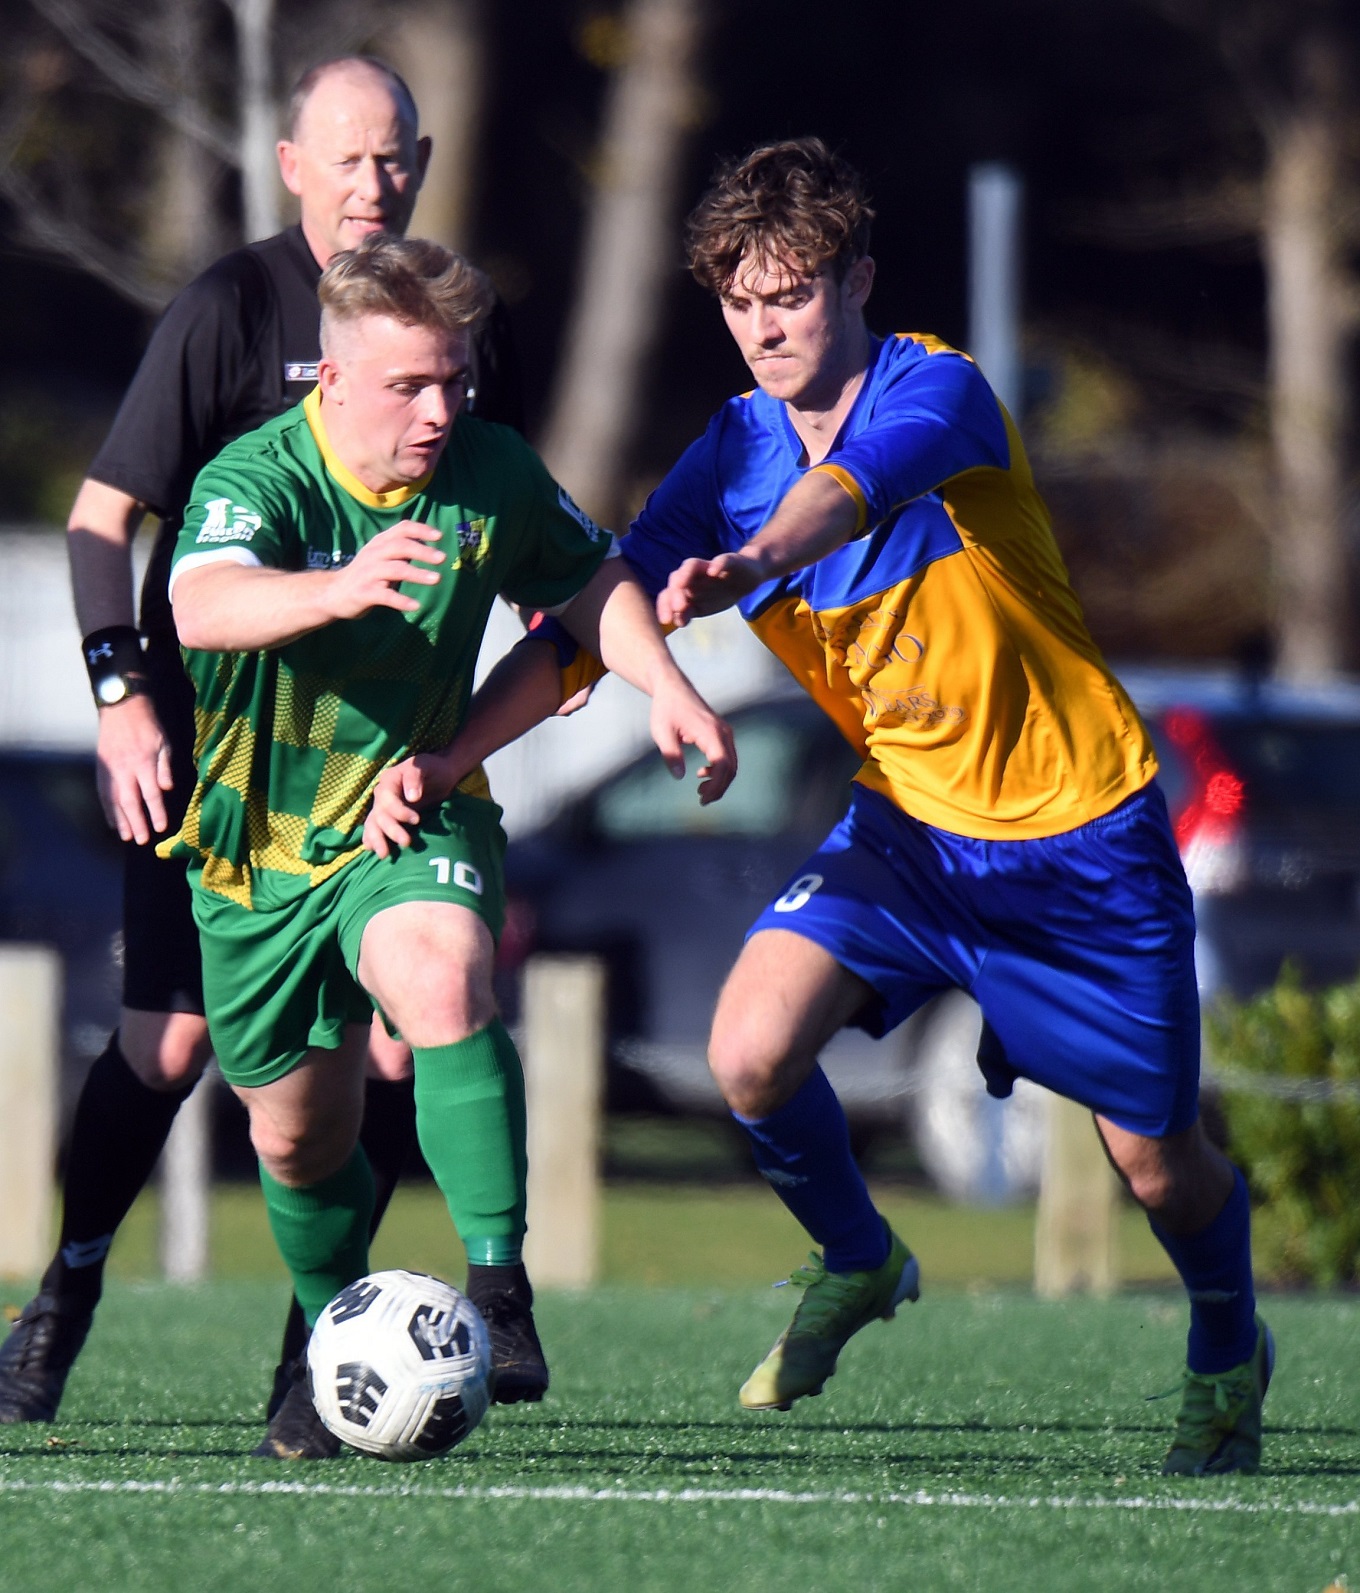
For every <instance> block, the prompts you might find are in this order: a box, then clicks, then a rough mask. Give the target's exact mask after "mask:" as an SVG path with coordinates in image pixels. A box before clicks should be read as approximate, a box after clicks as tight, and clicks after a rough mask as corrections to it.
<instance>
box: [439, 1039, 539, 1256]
mask: <svg viewBox="0 0 1360 1593" xmlns="http://www.w3.org/2000/svg"><path fill="white" fill-rule="evenodd" d="M415 1064H416V1134H417V1136H418V1138H419V1140H420V1149H421V1151H422V1153H423V1154H424V1157H425V1160H426V1161H427V1162H428V1163H429V1167H430V1171H431V1172H432V1173H433V1174H434V1179H435V1182H436V1183H437V1184H438V1185H439V1187H440V1189H441V1191H442V1192H443V1195H444V1199H445V1201H446V1202H447V1203H448V1208H449V1215H450V1216H451V1217H452V1218H453V1225H454V1227H455V1228H457V1230H458V1236H459V1238H460V1239H462V1241H463V1244H464V1247H465V1248H466V1250H467V1253H468V1260H469V1261H470V1262H473V1263H474V1264H476V1263H480V1264H482V1265H498V1266H504V1265H509V1264H511V1263H513V1262H516V1261H518V1260H519V1256H520V1245H521V1241H522V1240H523V1238H524V1179H525V1174H526V1171H527V1169H528V1155H527V1153H526V1151H525V1144H524V1134H525V1114H524V1070H523V1068H521V1066H520V1062H519V1053H518V1052H517V1051H516V1050H515V1042H514V1041H513V1040H512V1039H511V1038H510V1036H509V1035H508V1034H507V1033H506V1029H505V1025H504V1024H503V1023H502V1022H501V1021H500V1019H499V1018H496V1019H493V1020H492V1022H491V1023H489V1024H488V1025H487V1026H486V1028H485V1029H481V1030H479V1031H478V1032H477V1033H476V1034H472V1035H469V1036H468V1038H467V1039H466V1040H458V1041H456V1042H455V1043H454V1044H453V1045H437V1046H430V1047H428V1048H425V1047H418V1048H416V1049H415Z"/></svg>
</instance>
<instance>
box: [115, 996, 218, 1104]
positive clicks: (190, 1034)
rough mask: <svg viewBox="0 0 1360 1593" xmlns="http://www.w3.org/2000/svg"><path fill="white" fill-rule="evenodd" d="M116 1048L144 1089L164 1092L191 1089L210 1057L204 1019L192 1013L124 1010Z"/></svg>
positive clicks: (209, 1044) (210, 1049) (209, 1046)
mask: <svg viewBox="0 0 1360 1593" xmlns="http://www.w3.org/2000/svg"><path fill="white" fill-rule="evenodd" d="M118 1049H119V1050H120V1051H121V1052H122V1054H123V1057H124V1060H125V1061H126V1062H127V1065H128V1067H129V1068H130V1069H131V1070H132V1072H133V1073H134V1074H135V1075H136V1076H137V1078H138V1079H139V1080H140V1081H141V1082H142V1083H143V1084H144V1085H145V1086H146V1087H147V1089H149V1090H160V1091H165V1092H167V1093H173V1092H174V1091H177V1090H187V1089H191V1088H192V1087H193V1086H194V1085H195V1084H197V1083H198V1081H199V1079H200V1078H201V1077H202V1076H203V1070H204V1069H205V1068H206V1067H207V1065H208V1060H209V1058H210V1057H211V1056H212V1043H211V1041H210V1040H209V1039H208V1025H207V1022H206V1020H205V1019H203V1018H201V1017H200V1016H199V1015H198V1014H197V1013H195V1012H141V1011H138V1010H134V1009H125V1010H124V1012H123V1015H122V1021H121V1023H120V1024H119V1028H118Z"/></svg>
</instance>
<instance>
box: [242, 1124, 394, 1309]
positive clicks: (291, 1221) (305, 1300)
mask: <svg viewBox="0 0 1360 1593" xmlns="http://www.w3.org/2000/svg"><path fill="white" fill-rule="evenodd" d="M260 1187H261V1188H262V1189H263V1190H264V1204H265V1210H266V1211H267V1212H268V1214H269V1226H270V1228H271V1230H272V1231H273V1234H274V1242H275V1243H276V1244H277V1245H278V1247H279V1254H280V1255H281V1256H282V1257H283V1260H284V1264H285V1265H286V1266H287V1268H288V1271H289V1272H290V1274H291V1275H292V1279H293V1293H294V1294H295V1295H296V1296H297V1299H298V1303H299V1305H301V1307H302V1314H303V1316H304V1317H305V1318H306V1319H307V1323H308V1325H309V1326H311V1325H312V1324H314V1323H315V1321H316V1319H317V1317H318V1316H320V1314H321V1312H322V1310H323V1309H324V1307H325V1306H326V1304H327V1302H328V1301H329V1300H331V1299H332V1298H333V1297H334V1296H335V1295H337V1294H338V1293H339V1292H340V1290H341V1289H343V1288H344V1287H345V1285H346V1284H348V1283H353V1282H354V1280H355V1279H356V1278H361V1277H363V1275H364V1273H366V1272H367V1271H368V1224H369V1219H370V1218H371V1217H372V1215H373V1174H372V1173H371V1172H370V1170H369V1166H368V1158H367V1157H366V1156H365V1155H364V1153H363V1151H362V1149H360V1147H359V1146H357V1145H356V1146H355V1148H354V1151H353V1152H352V1154H351V1155H350V1158H349V1160H348V1161H347V1162H346V1163H345V1165H344V1166H343V1167H342V1168H340V1170H339V1171H338V1172H335V1173H332V1174H331V1175H330V1177H329V1178H323V1179H321V1180H320V1181H319V1182H318V1183H315V1184H306V1185H304V1186H303V1187H302V1188H300V1189H295V1188H290V1187H289V1186H288V1185H287V1184H281V1183H279V1182H278V1180H277V1179H276V1178H274V1177H273V1176H272V1175H271V1174H270V1173H269V1172H267V1171H266V1170H265V1167H264V1164H263V1163H261V1165H260Z"/></svg>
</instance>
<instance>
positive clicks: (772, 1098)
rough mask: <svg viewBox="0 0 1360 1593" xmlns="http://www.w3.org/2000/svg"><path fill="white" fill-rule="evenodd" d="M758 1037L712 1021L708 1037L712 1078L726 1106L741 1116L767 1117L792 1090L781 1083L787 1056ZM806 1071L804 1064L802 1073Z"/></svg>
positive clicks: (709, 1064)
mask: <svg viewBox="0 0 1360 1593" xmlns="http://www.w3.org/2000/svg"><path fill="white" fill-rule="evenodd" d="M760 1039H761V1037H760V1036H758V1035H754V1034H752V1033H750V1032H749V1031H746V1030H743V1029H741V1028H738V1027H736V1026H729V1025H725V1024H722V1023H715V1024H714V1026H713V1035H712V1038H711V1039H710V1040H709V1047H708V1066H709V1069H710V1071H711V1072H712V1074H713V1078H714V1081H715V1083H716V1084H717V1086H718V1089H719V1090H720V1091H721V1092H722V1098H723V1100H724V1101H726V1103H727V1105H728V1106H729V1108H730V1109H731V1110H732V1111H734V1112H736V1113H738V1114H739V1115H740V1116H742V1117H768V1116H769V1114H770V1113H771V1112H773V1111H774V1110H775V1108H776V1107H778V1106H780V1105H781V1104H782V1103H783V1101H784V1100H786V1099H787V1098H788V1096H789V1095H790V1094H792V1093H793V1092H792V1090H791V1089H787V1088H785V1087H784V1078H785V1074H786V1071H787V1066H788V1061H789V1059H787V1058H786V1057H784V1056H782V1055H780V1054H778V1053H776V1052H774V1051H772V1050H771V1048H770V1047H769V1046H768V1045H762V1044H760ZM810 1065H811V1064H809V1066H810ZM806 1072H807V1069H806V1068H805V1069H804V1070H803V1074H804V1076H806ZM795 1088H796V1086H795Z"/></svg>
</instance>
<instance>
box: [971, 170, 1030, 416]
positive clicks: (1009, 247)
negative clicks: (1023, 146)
mask: <svg viewBox="0 0 1360 1593" xmlns="http://www.w3.org/2000/svg"><path fill="white" fill-rule="evenodd" d="M1024 192H1025V189H1024V183H1023V181H1022V180H1021V178H1020V175H1019V173H1018V172H1016V171H1014V170H1013V169H1012V168H1011V167H1009V166H1003V165H999V164H997V163H996V162H992V161H989V162H986V163H985V164H983V165H980V166H973V167H970V168H969V172H968V352H969V353H970V354H971V355H972V356H973V358H974V359H975V360H976V361H977V363H978V366H979V367H980V369H981V371H982V374H983V375H984V376H985V377H986V378H987V380H988V381H989V382H990V383H991V386H992V391H993V392H994V393H995V394H996V396H997V397H998V398H999V399H1000V400H1001V402H1002V403H1003V404H1004V405H1005V406H1006V408H1007V409H1008V410H1009V411H1010V413H1011V416H1012V417H1013V418H1014V419H1015V420H1017V421H1018V420H1019V418H1020V409H1021V404H1022V401H1023V397H1024V394H1023V386H1024V365H1023V361H1022V358H1021V353H1020V296H1021V279H1020V262H1021V219H1022V210H1023V205H1024Z"/></svg>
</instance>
